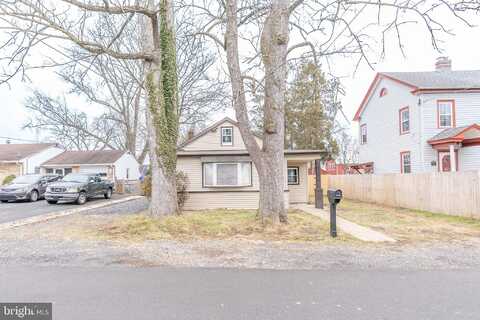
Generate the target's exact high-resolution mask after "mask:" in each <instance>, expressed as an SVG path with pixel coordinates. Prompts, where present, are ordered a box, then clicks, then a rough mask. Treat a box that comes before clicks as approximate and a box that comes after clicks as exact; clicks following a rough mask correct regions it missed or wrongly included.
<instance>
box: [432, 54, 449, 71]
mask: <svg viewBox="0 0 480 320" xmlns="http://www.w3.org/2000/svg"><path fill="white" fill-rule="evenodd" d="M435 70H436V71H451V70H452V60H450V58H449V57H438V58H437V61H436V62H435Z"/></svg>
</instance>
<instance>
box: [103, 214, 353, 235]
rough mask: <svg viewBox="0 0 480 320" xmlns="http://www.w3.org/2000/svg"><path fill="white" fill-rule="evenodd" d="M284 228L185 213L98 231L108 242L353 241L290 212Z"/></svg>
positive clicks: (139, 218) (242, 217)
mask: <svg viewBox="0 0 480 320" xmlns="http://www.w3.org/2000/svg"><path fill="white" fill-rule="evenodd" d="M288 219H289V223H288V224H287V225H280V226H275V227H272V226H269V227H264V226H262V224H261V223H260V221H259V220H258V219H257V217H256V212H255V211H253V210H211V211H196V212H185V213H184V214H182V215H180V216H173V217H167V218H164V219H154V218H151V217H149V216H146V215H128V216H119V217H116V218H115V219H113V220H112V221H110V222H109V223H108V224H106V225H104V226H102V227H101V228H99V229H97V230H99V231H96V236H97V237H101V238H104V239H107V240H125V241H144V240H160V239H174V240H195V239H248V240H266V241H298V242H318V241H322V242H339V241H347V240H349V241H355V240H354V239H353V238H351V237H348V236H346V235H341V236H339V237H338V238H337V239H332V238H330V237H329V226H328V224H327V223H326V222H324V221H322V220H320V219H319V218H317V217H315V216H312V215H309V214H306V213H303V212H301V211H290V212H289V216H288Z"/></svg>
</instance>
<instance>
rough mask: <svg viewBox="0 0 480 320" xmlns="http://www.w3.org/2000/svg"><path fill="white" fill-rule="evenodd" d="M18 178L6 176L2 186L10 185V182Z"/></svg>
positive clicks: (12, 175)
mask: <svg viewBox="0 0 480 320" xmlns="http://www.w3.org/2000/svg"><path fill="white" fill-rule="evenodd" d="M15 178H16V176H15V175H14V174H11V175H9V176H6V177H5V178H4V179H3V182H2V185H5V184H9V183H10V182H12V181H13V179H15Z"/></svg>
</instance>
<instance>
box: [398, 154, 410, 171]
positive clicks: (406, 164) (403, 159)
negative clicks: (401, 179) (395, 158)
mask: <svg viewBox="0 0 480 320" xmlns="http://www.w3.org/2000/svg"><path fill="white" fill-rule="evenodd" d="M400 165H401V168H400V169H401V172H402V173H410V172H412V162H411V158H410V152H409V151H405V152H401V153H400Z"/></svg>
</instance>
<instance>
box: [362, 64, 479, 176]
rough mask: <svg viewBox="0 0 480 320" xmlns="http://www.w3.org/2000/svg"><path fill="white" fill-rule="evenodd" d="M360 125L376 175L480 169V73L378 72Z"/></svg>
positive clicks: (443, 69) (439, 68)
mask: <svg viewBox="0 0 480 320" xmlns="http://www.w3.org/2000/svg"><path fill="white" fill-rule="evenodd" d="M354 120H355V121H358V123H359V141H360V148H359V152H360V154H359V160H360V162H361V163H364V164H368V165H370V166H373V171H374V173H409V172H434V171H458V170H459V171H466V170H479V169H480V70H469V71H452V70H451V61H450V60H449V59H448V58H446V57H441V58H439V59H437V62H436V71H430V72H382V73H378V74H377V75H376V77H375V79H374V80H373V82H372V84H371V85H370V88H369V89H368V91H367V93H366V95H365V97H364V99H363V101H362V103H361V105H360V107H359V108H358V110H357V112H356V114H355V117H354Z"/></svg>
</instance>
